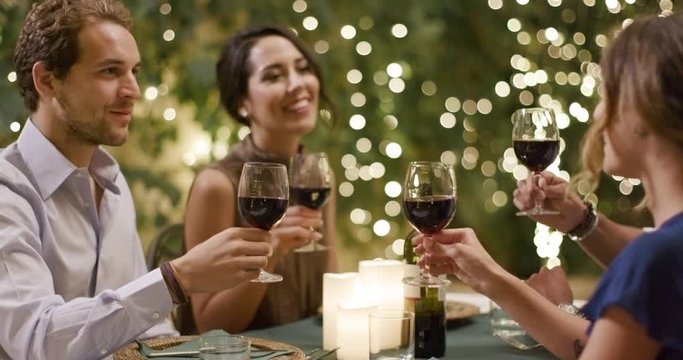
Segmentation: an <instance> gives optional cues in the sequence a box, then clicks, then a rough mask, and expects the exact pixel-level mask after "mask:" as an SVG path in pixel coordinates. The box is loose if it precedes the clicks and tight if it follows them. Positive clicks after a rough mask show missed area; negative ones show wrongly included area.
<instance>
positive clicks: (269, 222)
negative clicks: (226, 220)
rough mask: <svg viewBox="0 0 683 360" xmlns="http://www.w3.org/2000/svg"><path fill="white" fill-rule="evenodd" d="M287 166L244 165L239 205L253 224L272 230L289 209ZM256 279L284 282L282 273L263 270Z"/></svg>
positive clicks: (244, 217) (251, 163) (243, 213)
mask: <svg viewBox="0 0 683 360" xmlns="http://www.w3.org/2000/svg"><path fill="white" fill-rule="evenodd" d="M287 190H288V187H287V168H286V167H285V166H284V165H282V164H277V163H265V162H247V163H245V164H244V167H242V175H241V177H240V184H239V190H238V191H237V208H238V209H239V212H240V215H242V218H243V219H244V220H245V221H246V222H247V223H249V225H251V226H253V227H255V228H259V229H262V230H266V231H269V230H270V229H271V228H272V227H273V226H275V225H276V224H277V223H278V222H280V220H281V219H282V217H283V216H284V215H285V211H286V210H287V202H288V198H289V192H288V191H287ZM252 281H253V282H261V283H271V282H278V281H282V276H281V275H278V274H271V273H269V272H267V271H265V270H263V269H261V271H260V273H259V276H258V277H257V278H256V279H254V280H252Z"/></svg>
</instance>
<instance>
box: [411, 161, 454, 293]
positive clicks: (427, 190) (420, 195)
mask: <svg viewBox="0 0 683 360" xmlns="http://www.w3.org/2000/svg"><path fill="white" fill-rule="evenodd" d="M455 192H456V187H455V173H454V172H453V168H452V167H451V166H449V165H446V164H444V163H440V162H430V161H414V162H411V163H410V164H409V166H408V173H407V174H406V179H405V183H404V185H403V211H404V213H405V215H406V218H407V219H408V222H410V225H412V226H413V227H414V228H415V230H417V231H419V232H420V233H422V234H424V235H426V236H425V237H424V241H425V242H427V241H432V239H431V236H430V235H432V234H434V233H436V232H438V231H439V230H441V229H443V228H444V227H445V226H446V225H448V223H449V222H450V221H451V219H452V218H453V215H454V214H455ZM403 282H404V283H406V284H409V285H414V286H421V287H431V286H435V285H446V284H449V283H450V281H448V280H445V279H441V278H438V277H433V276H431V275H430V274H429V273H425V272H424V271H420V275H419V276H414V277H407V278H405V279H403Z"/></svg>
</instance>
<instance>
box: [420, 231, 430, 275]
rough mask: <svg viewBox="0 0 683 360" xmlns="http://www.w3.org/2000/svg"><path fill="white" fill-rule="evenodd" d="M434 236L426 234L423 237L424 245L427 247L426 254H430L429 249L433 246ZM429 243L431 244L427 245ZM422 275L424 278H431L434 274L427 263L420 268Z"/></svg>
mask: <svg viewBox="0 0 683 360" xmlns="http://www.w3.org/2000/svg"><path fill="white" fill-rule="evenodd" d="M432 241H433V239H432V237H431V236H430V235H425V236H424V237H423V238H422V246H424V248H425V255H427V256H429V249H430V248H431V247H432V246H431V245H432ZM427 244H429V245H427ZM420 276H421V277H422V278H423V279H429V278H431V277H432V274H430V273H429V266H428V265H426V264H425V266H424V267H422V268H420Z"/></svg>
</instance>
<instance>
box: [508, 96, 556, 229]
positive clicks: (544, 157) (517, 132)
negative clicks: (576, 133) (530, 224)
mask: <svg viewBox="0 0 683 360" xmlns="http://www.w3.org/2000/svg"><path fill="white" fill-rule="evenodd" d="M512 124H513V126H512V147H513V149H514V150H515V155H516V156H517V159H518V160H519V162H520V163H522V164H523V165H524V166H526V168H527V169H529V171H530V172H531V175H530V176H531V177H532V179H533V180H534V182H535V183H537V182H538V179H540V177H541V175H540V173H541V171H543V170H545V168H547V167H548V166H549V165H550V164H552V162H553V161H555V158H556V157H557V155H558V154H559V152H560V132H559V130H558V128H557V122H556V121H555V114H554V113H553V111H552V110H551V109H545V108H527V109H519V110H517V111H515V113H514V114H513V115H512ZM558 214H559V211H555V210H549V209H546V208H544V207H543V200H542V199H540V198H536V199H535V204H534V207H533V208H531V209H529V210H525V211H520V212H518V213H517V215H518V216H522V215H558Z"/></svg>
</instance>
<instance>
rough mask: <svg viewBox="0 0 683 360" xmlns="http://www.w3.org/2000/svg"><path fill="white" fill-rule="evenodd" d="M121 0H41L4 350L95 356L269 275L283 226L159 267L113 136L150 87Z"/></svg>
mask: <svg viewBox="0 0 683 360" xmlns="http://www.w3.org/2000/svg"><path fill="white" fill-rule="evenodd" d="M130 26H131V21H130V14H129V12H128V10H126V9H125V8H124V7H123V5H121V4H120V3H119V2H118V0H46V1H44V2H42V3H39V4H34V6H33V8H32V9H31V11H30V12H29V14H28V15H27V17H26V22H25V24H24V28H23V29H22V32H21V34H20V37H19V40H18V43H17V46H16V52H15V56H14V62H15V66H16V70H17V76H18V84H19V86H20V90H21V93H22V96H23V97H24V102H25V104H26V106H27V108H28V110H29V112H30V118H29V120H28V121H27V122H26V124H25V126H24V129H23V130H22V133H21V135H20V136H19V139H18V140H17V141H16V142H15V143H13V144H11V145H10V146H8V147H7V148H6V149H4V150H3V151H2V152H0V229H1V231H0V358H12V359H46V358H49V359H95V358H102V357H106V356H109V355H111V354H112V353H113V352H115V351H116V350H117V349H118V348H120V347H121V346H123V345H125V344H127V343H129V342H131V341H132V340H134V339H136V338H145V337H151V336H158V335H168V334H174V333H175V330H174V329H173V327H172V325H171V324H170V322H169V321H168V320H167V318H168V314H169V313H170V311H171V310H172V308H173V304H174V303H176V304H177V303H184V302H186V301H187V296H188V295H189V294H190V293H196V292H213V291H220V290H223V289H225V288H229V287H232V286H236V285H238V284H240V283H242V282H245V281H247V280H249V279H253V278H255V277H256V276H257V275H258V269H259V268H261V267H263V266H265V265H266V263H267V259H268V255H269V254H270V252H271V246H270V238H269V234H268V233H267V232H265V231H262V230H258V229H242V228H232V229H228V230H225V231H223V232H221V233H219V234H216V235H215V236H213V237H212V238H210V239H209V240H207V241H205V242H203V243H202V244H201V245H200V246H197V247H195V248H193V249H192V250H191V251H189V252H188V253H187V254H185V255H183V256H182V257H180V258H178V259H175V260H173V261H172V262H170V263H166V264H163V265H162V266H161V267H160V269H155V270H153V271H151V272H147V269H146V267H145V262H144V257H143V253H142V248H141V245H140V242H139V239H138V235H137V231H136V227H135V209H134V206H133V201H132V199H131V194H130V190H129V188H128V185H127V183H126V180H125V179H124V176H123V174H121V172H120V170H119V167H118V165H117V163H116V161H115V160H114V159H113V158H112V157H111V156H110V155H109V154H108V153H107V152H106V151H105V150H104V149H102V148H101V147H100V145H110V146H117V145H121V144H123V143H124V142H125V141H126V138H127V136H128V125H129V123H130V121H131V113H132V111H133V106H134V104H135V102H136V100H137V99H138V98H139V97H140V89H139V87H138V83H137V80H136V73H137V71H138V67H139V63H140V55H139V52H138V48H137V44H136V42H135V39H134V38H133V36H132V34H131V33H130V31H129V29H130Z"/></svg>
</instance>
